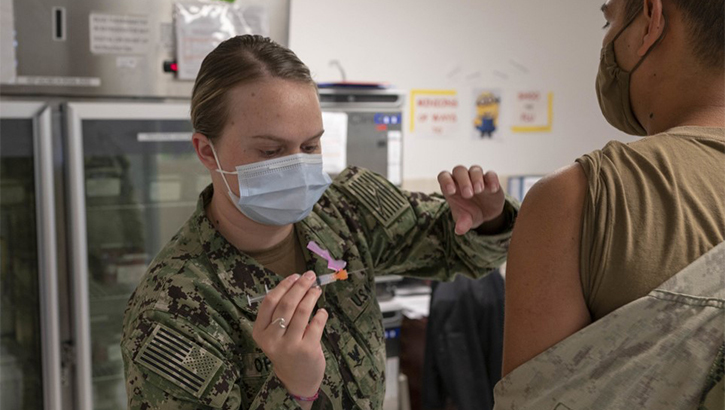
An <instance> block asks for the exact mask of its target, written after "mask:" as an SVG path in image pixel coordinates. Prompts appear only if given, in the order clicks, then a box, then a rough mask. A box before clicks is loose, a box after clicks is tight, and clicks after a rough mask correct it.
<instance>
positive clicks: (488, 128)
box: [471, 89, 501, 140]
mask: <svg viewBox="0 0 725 410" xmlns="http://www.w3.org/2000/svg"><path fill="white" fill-rule="evenodd" d="M473 98H474V100H473V101H474V110H475V111H474V116H473V124H471V126H472V129H473V135H474V138H475V139H477V140H486V139H493V138H494V137H495V136H496V134H497V133H498V130H499V128H500V126H499V117H500V109H501V91H500V90H492V89H474V90H473Z"/></svg>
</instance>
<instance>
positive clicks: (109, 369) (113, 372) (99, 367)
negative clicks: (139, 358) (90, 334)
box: [93, 360, 123, 381]
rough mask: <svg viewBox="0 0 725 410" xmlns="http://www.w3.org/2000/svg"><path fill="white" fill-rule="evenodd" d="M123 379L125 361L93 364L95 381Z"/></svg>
mask: <svg viewBox="0 0 725 410" xmlns="http://www.w3.org/2000/svg"><path fill="white" fill-rule="evenodd" d="M118 375H121V377H123V361H121V360H114V361H108V362H102V363H94V364H93V381H102V380H101V379H106V378H109V377H118Z"/></svg>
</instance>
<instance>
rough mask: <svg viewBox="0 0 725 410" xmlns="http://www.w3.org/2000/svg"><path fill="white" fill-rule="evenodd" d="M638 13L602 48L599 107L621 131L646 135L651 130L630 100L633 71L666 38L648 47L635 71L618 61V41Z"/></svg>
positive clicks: (598, 92) (598, 85)
mask: <svg viewBox="0 0 725 410" xmlns="http://www.w3.org/2000/svg"><path fill="white" fill-rule="evenodd" d="M637 16H638V14H635V16H634V17H633V18H632V19H631V20H629V22H627V24H625V26H624V27H623V28H622V30H620V31H619V33H617V35H616V36H614V39H613V40H612V41H610V42H609V43H608V44H606V45H605V46H604V47H603V48H602V55H601V59H600V61H599V72H598V73H597V99H598V100H599V108H601V110H602V114H604V118H606V120H607V121H608V122H609V123H610V124H611V125H612V126H613V127H615V128H617V129H618V130H620V131H622V132H625V133H627V134H630V135H638V136H644V135H647V131H646V130H645V129H644V127H643V126H642V124H640V123H639V121H638V120H637V117H636V116H635V115H634V112H633V111H632V103H631V101H630V99H629V86H630V82H631V79H632V74H633V73H634V72H635V71H636V70H637V69H638V68H639V66H640V65H641V64H642V62H643V61H644V59H645V58H647V56H648V55H649V53H650V52H651V51H652V50H653V49H654V48H655V47H656V46H657V44H659V42H660V41H661V40H662V38H663V37H664V30H663V31H662V35H661V36H660V38H658V39H657V42H655V44H653V45H652V47H650V49H649V50H647V53H646V54H645V55H644V56H642V58H641V59H640V60H639V61H638V62H637V64H636V65H635V66H634V68H632V71H624V70H622V68H620V67H619V64H617V58H616V57H615V53H614V42H615V41H617V39H618V38H619V36H621V35H622V33H624V31H625V30H626V29H627V28H628V27H629V26H630V25H631V24H632V22H633V21H634V20H635V18H636V17H637Z"/></svg>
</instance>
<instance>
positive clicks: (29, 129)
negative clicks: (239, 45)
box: [0, 0, 289, 410]
mask: <svg viewBox="0 0 725 410" xmlns="http://www.w3.org/2000/svg"><path fill="white" fill-rule="evenodd" d="M176 3H177V1H176V0H155V1H146V0H127V1H122V2H119V1H112V0H34V1H20V0H0V20H2V27H1V28H0V45H2V47H1V48H2V50H0V57H2V58H3V61H0V63H2V70H0V74H1V75H0V210H1V212H2V213H1V214H0V295H1V297H2V299H1V300H0V408H3V409H5V408H8V409H18V410H26V409H32V410H36V409H45V410H58V409H74V410H76V409H77V410H91V409H95V410H100V409H109V410H114V409H125V408H126V392H125V386H124V381H123V369H122V361H121V356H120V348H119V344H120V332H121V320H122V317H123V311H124V309H125V306H126V302H127V301H128V298H129V296H130V294H131V292H132V290H133V289H134V288H135V286H136V283H137V280H138V278H139V276H140V275H141V274H142V273H143V271H144V270H145V268H146V266H147V265H148V264H149V263H150V261H151V259H152V258H153V257H154V256H155V255H156V253H158V251H159V250H160V249H161V247H162V246H163V245H164V244H165V243H166V242H167V241H168V240H169V239H170V238H171V237H172V236H173V234H174V233H175V232H176V231H177V230H178V228H179V227H180V226H181V225H182V224H183V223H184V222H185V221H186V219H187V218H188V216H189V215H190V214H191V213H192V212H193V210H194V208H195V206H196V200H197V197H198V193H199V192H200V191H201V189H202V187H203V186H206V185H207V184H208V183H209V182H210V178H209V176H208V171H207V170H206V169H205V168H203V167H202V165H201V164H200V163H199V161H198V160H197V159H196V155H195V153H194V150H193V147H192V146H191V144H190V143H189V141H190V136H191V124H190V122H189V101H188V99H189V97H190V96H191V88H192V85H193V82H192V81H182V80H179V79H178V78H177V76H176V74H175V73H173V72H168V71H165V69H168V68H169V64H165V63H168V62H169V61H173V60H174V58H175V54H176V53H175V41H174V15H173V12H172V10H173V9H174V5H175V4H176ZM185 3H191V2H190V1H188V0H185ZM217 4H226V3H221V2H218V3H217ZM234 4H235V5H239V6H245V5H250V6H258V7H264V8H265V9H266V12H267V15H268V17H269V33H270V37H272V38H273V39H275V40H276V41H277V42H279V43H281V44H287V42H288V27H289V24H288V19H289V0H238V1H236V2H235V3H234ZM137 24H140V27H139V26H136V25H137ZM13 28H14V30H13ZM118 30H120V32H119V31H118ZM139 30H140V31H139ZM104 31H105V32H108V33H110V34H108V35H105V34H103V32H104ZM8 32H11V33H13V34H14V37H10V38H9V37H8V36H7V35H6V34H7V33H8ZM113 33H116V34H113ZM129 33H141V34H140V36H141V37H143V42H144V44H145V46H144V47H135V46H133V45H131V46H129V47H130V48H123V47H121V48H120V49H119V48H113V47H110V46H112V45H113V44H111V43H114V41H115V42H116V43H119V42H121V43H124V42H125V43H129V42H131V43H134V42H137V41H139V37H138V36H136V37H134V35H133V34H129ZM114 35H115V37H114ZM104 36H106V37H104ZM109 36H110V37H109ZM104 39H105V40H104ZM116 40H118V41H116ZM99 41H100V42H101V43H100V44H99ZM103 41H106V43H103ZM116 43H114V44H116ZM109 44H110V45H109ZM126 45H128V44H126ZM104 47H110V48H106V49H104ZM124 47H125V46H124ZM9 49H10V51H12V53H7V51H8V50H9ZM104 50H105V51H104ZM8 55H12V56H14V58H15V61H12V62H11V63H12V64H11V65H10V66H8V64H7V63H8V61H7V60H6V59H4V57H6V56H8ZM8 69H10V70H11V71H12V76H7V75H6V74H7V70H8Z"/></svg>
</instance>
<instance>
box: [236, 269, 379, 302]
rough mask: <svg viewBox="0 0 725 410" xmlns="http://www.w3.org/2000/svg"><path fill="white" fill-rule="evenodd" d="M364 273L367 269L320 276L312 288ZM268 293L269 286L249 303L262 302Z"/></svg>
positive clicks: (343, 270) (248, 298)
mask: <svg viewBox="0 0 725 410" xmlns="http://www.w3.org/2000/svg"><path fill="white" fill-rule="evenodd" d="M364 271H365V269H360V270H356V271H352V272H348V271H346V270H345V269H340V270H339V271H337V272H334V273H330V274H327V275H320V276H318V277H317V279H316V280H315V282H314V283H313V284H312V285H311V286H310V288H313V287H315V286H320V287H322V286H326V285H329V284H330V283H332V282H337V281H338V280H347V278H348V276H349V275H351V274H354V273H360V272H364ZM267 293H269V289H268V288H267V285H265V286H264V294H263V295H259V296H254V297H251V296H247V303H249V304H250V305H251V304H252V303H257V302H261V301H262V299H264V298H265V297H266V296H267Z"/></svg>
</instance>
